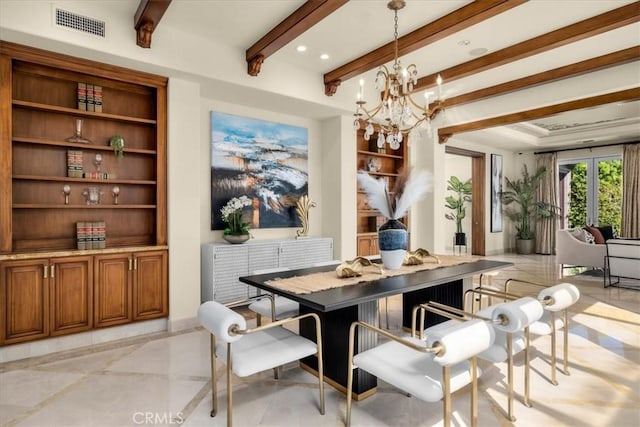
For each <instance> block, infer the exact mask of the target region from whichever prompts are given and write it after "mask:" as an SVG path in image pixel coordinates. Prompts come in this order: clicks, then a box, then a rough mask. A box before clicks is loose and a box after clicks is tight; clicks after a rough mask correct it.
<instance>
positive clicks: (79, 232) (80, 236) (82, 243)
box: [76, 221, 87, 250]
mask: <svg viewBox="0 0 640 427" xmlns="http://www.w3.org/2000/svg"><path fill="white" fill-rule="evenodd" d="M85 227H86V226H85V222H84V221H79V222H76V240H77V241H78V249H79V250H85V249H87V234H86V228H85Z"/></svg>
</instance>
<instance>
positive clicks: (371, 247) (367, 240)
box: [358, 235, 380, 256]
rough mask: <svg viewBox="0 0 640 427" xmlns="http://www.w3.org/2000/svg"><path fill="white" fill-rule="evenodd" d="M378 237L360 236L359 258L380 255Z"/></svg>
mask: <svg viewBox="0 0 640 427" xmlns="http://www.w3.org/2000/svg"><path fill="white" fill-rule="evenodd" d="M379 253H380V250H379V249H378V236H377V235H376V236H358V256H369V255H378V254H379Z"/></svg>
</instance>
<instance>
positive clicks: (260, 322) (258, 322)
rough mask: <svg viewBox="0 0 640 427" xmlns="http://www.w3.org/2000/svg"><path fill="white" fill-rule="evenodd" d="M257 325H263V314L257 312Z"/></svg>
mask: <svg viewBox="0 0 640 427" xmlns="http://www.w3.org/2000/svg"><path fill="white" fill-rule="evenodd" d="M256 326H262V314H260V313H256Z"/></svg>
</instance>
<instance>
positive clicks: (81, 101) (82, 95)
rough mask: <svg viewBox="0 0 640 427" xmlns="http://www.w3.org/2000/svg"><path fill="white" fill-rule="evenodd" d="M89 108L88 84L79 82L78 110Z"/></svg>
mask: <svg viewBox="0 0 640 427" xmlns="http://www.w3.org/2000/svg"><path fill="white" fill-rule="evenodd" d="M86 109H87V84H86V83H82V82H78V110H85V111H86Z"/></svg>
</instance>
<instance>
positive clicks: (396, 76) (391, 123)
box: [353, 0, 444, 150]
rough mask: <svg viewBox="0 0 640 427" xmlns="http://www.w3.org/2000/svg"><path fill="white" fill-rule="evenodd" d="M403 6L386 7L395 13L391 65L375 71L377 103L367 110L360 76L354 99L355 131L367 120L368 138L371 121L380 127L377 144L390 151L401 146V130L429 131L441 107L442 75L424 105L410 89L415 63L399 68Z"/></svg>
mask: <svg viewBox="0 0 640 427" xmlns="http://www.w3.org/2000/svg"><path fill="white" fill-rule="evenodd" d="M404 6H405V0H391V1H390V2H389V3H387V7H388V8H389V9H390V10H393V13H394V33H393V44H394V60H393V67H392V69H391V70H389V69H388V68H387V67H386V66H385V65H382V66H381V67H380V69H379V70H378V72H377V73H376V79H375V88H376V92H379V93H380V102H379V103H378V105H376V106H375V107H373V108H371V109H367V108H366V107H365V104H366V103H367V102H366V101H365V100H364V80H363V79H360V89H359V91H358V95H357V101H356V112H355V113H354V116H355V117H356V119H355V121H354V123H353V125H354V128H355V129H356V130H358V129H360V122H361V121H364V120H366V122H367V125H366V127H365V132H364V138H365V140H367V141H368V140H369V138H370V137H371V136H372V135H373V133H374V127H373V123H374V122H375V123H376V124H377V125H378V126H379V128H380V129H379V131H378V140H377V145H378V147H379V148H383V147H384V144H385V142H386V143H387V144H389V146H390V147H391V148H392V149H393V150H397V149H398V148H400V143H401V142H402V140H403V138H404V137H403V133H404V134H406V133H408V134H409V136H410V138H411V137H416V136H417V135H416V133H418V132H420V131H422V130H426V131H427V132H428V133H429V134H431V120H433V119H434V118H435V117H436V115H437V114H438V113H439V112H440V111H443V110H444V104H443V102H442V100H441V95H442V78H441V77H440V75H439V74H438V78H437V79H436V84H437V93H436V98H435V100H434V101H433V103H432V104H431V105H432V107H431V106H430V104H429V95H430V94H431V93H432V92H425V93H424V98H425V100H424V104H420V103H419V102H417V101H416V100H414V99H413V97H412V96H413V89H414V86H415V85H416V84H417V83H418V68H417V67H416V66H415V64H411V65H409V66H408V67H407V68H402V65H401V64H400V59H399V58H398V10H400V9H402V8H403V7H404Z"/></svg>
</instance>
